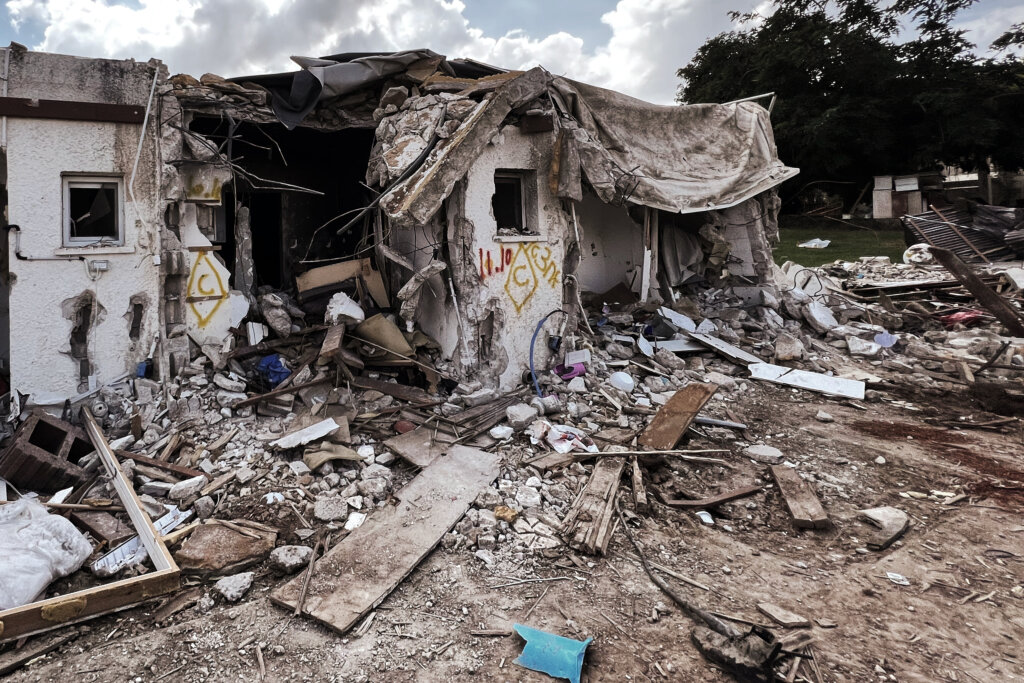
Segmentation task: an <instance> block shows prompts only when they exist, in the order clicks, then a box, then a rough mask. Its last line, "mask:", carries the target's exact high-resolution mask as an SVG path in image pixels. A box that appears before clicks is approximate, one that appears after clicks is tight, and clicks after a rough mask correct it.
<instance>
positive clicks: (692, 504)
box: [661, 486, 761, 508]
mask: <svg viewBox="0 0 1024 683" xmlns="http://www.w3.org/2000/svg"><path fill="white" fill-rule="evenodd" d="M760 490H761V487H760V486H744V487H742V488H738V489H736V490H734V491H726V492H725V493H720V494H718V495H717V496H711V497H710V498H701V499H700V500H680V499H676V498H663V499H662V501H661V502H662V503H664V504H665V505H668V506H670V507H675V508H710V507H715V506H716V505H721V504H722V503H728V502H730V501H733V500H738V499H740V498H746V497H747V496H749V495H752V494H754V493H757V492H758V491H760Z"/></svg>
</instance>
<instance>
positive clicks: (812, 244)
mask: <svg viewBox="0 0 1024 683" xmlns="http://www.w3.org/2000/svg"><path fill="white" fill-rule="evenodd" d="M830 244H832V240H823V239H821V238H820V237H815V238H814V239H813V240H807V241H806V242H801V243H800V244H798V245H796V246H798V247H800V248H802V249H824V248H825V247H827V246H828V245H830Z"/></svg>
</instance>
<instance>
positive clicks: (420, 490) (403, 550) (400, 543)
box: [270, 446, 499, 633]
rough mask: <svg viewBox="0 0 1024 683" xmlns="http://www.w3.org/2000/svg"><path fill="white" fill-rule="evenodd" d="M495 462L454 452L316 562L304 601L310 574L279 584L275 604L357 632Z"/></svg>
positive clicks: (473, 452) (460, 449)
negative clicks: (306, 580)
mask: <svg viewBox="0 0 1024 683" xmlns="http://www.w3.org/2000/svg"><path fill="white" fill-rule="evenodd" d="M498 465H499V458H498V456H496V455H494V454H492V453H486V452H484V451H481V450H478V449H475V448H467V447H465V446H454V447H452V448H451V449H450V450H449V451H448V456H447V457H444V458H441V459H439V460H438V461H437V462H435V463H434V464H432V465H429V466H428V467H426V468H425V469H424V470H423V471H422V472H420V474H419V475H417V476H416V478H415V479H413V480H412V481H411V482H410V483H409V484H408V485H407V486H406V487H405V488H404V489H402V490H401V491H400V492H399V493H398V494H397V498H398V499H399V504H398V505H396V506H393V507H386V508H383V509H380V510H376V511H375V512H374V513H373V515H371V516H370V518H369V519H368V520H367V521H366V523H365V524H363V525H362V526H360V527H359V528H358V529H356V530H355V531H353V532H352V533H351V534H349V535H348V536H346V537H345V538H344V539H342V540H341V541H340V542H339V543H337V544H336V545H335V546H334V547H333V548H331V550H330V551H329V552H328V553H327V554H326V555H324V556H323V557H322V558H320V559H319V560H317V561H316V564H315V566H314V569H313V570H312V571H313V574H312V578H311V580H310V581H309V585H308V589H307V590H306V591H305V598H304V599H303V597H302V594H303V583H304V582H305V572H304V573H303V574H300V575H299V576H297V577H296V578H294V579H292V580H291V581H289V582H288V583H286V584H284V585H282V586H280V587H279V588H277V590H275V591H274V592H273V593H271V595H270V599H271V601H272V602H273V603H274V604H276V605H278V606H280V607H284V608H286V609H288V610H294V609H295V608H296V606H297V605H299V606H301V613H302V614H305V615H307V616H309V617H312V618H313V619H316V620H317V621H320V622H322V623H324V624H325V625H327V626H329V627H330V628H332V629H334V630H335V631H337V632H339V633H344V632H346V631H348V630H349V629H350V628H352V627H353V626H355V625H356V624H357V623H359V621H360V620H361V619H362V618H363V617H365V616H366V615H367V614H368V613H369V612H370V610H372V609H373V608H374V607H376V606H377V605H379V604H380V603H381V601H382V600H384V598H386V597H387V596H388V594H390V593H391V591H393V590H394V589H395V588H396V587H397V586H398V584H400V583H401V582H402V581H403V580H404V579H405V577H406V576H408V575H409V573H410V572H411V571H412V570H413V569H415V568H416V565H418V564H419V563H420V562H421V561H422V560H423V558H425V557H426V556H427V555H428V554H429V553H430V551H431V550H433V549H434V546H436V545H437V544H438V542H439V541H440V540H441V537H442V536H444V535H445V534H446V533H448V531H449V530H450V529H451V528H452V527H453V526H455V523H456V522H458V521H459V519H461V518H462V516H463V515H465V514H466V510H468V509H469V506H470V503H472V501H473V499H474V498H476V496H477V494H478V493H480V491H481V490H482V489H483V488H484V487H485V486H487V485H488V484H490V483H491V482H492V481H494V480H495V479H496V478H497V476H498Z"/></svg>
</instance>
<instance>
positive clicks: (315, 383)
mask: <svg viewBox="0 0 1024 683" xmlns="http://www.w3.org/2000/svg"><path fill="white" fill-rule="evenodd" d="M330 381H331V378H330V377H321V378H320V379H315V380H313V381H312V382H306V383H305V384H295V385H293V386H288V387H284V388H282V389H274V390H272V391H268V392H267V393H265V394H260V395H259V396H251V397H249V398H247V399H245V400H244V401H239V402H238V403H236V404H235V405H234V407H235V408H244V407H245V406H251V405H255V404H257V403H259V402H260V401H265V400H266V399H268V398H273V397H275V396H281V395H282V394H294V393H295V392H297V391H298V390H300V389H308V388H309V387H315V386H318V385H320V384H327V383H329V382H330Z"/></svg>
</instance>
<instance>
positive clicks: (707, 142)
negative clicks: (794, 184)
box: [381, 67, 797, 222]
mask: <svg viewBox="0 0 1024 683" xmlns="http://www.w3.org/2000/svg"><path fill="white" fill-rule="evenodd" d="M545 93H547V94H548V95H549V96H550V97H551V99H552V100H553V101H554V103H555V106H556V107H557V108H558V109H559V110H560V111H561V113H563V114H565V115H567V116H568V118H561V117H560V119H559V124H558V125H559V132H558V135H559V138H560V144H559V146H558V150H559V152H558V157H559V159H558V163H559V176H558V194H559V196H562V197H566V198H572V199H580V198H581V185H580V179H581V176H582V178H585V179H586V180H587V182H589V183H590V185H591V186H592V187H593V188H594V190H595V191H596V192H597V194H598V196H599V197H600V198H601V199H602V200H603V201H604V202H606V203H609V204H625V203H632V204H638V205H645V206H650V207H654V208H658V209H663V210H665V211H670V212H673V213H691V212H697V211H708V210H711V209H723V208H727V207H729V206H734V205H736V204H739V203H740V202H742V201H744V200H745V199H748V198H750V197H753V196H755V195H757V194H760V193H761V192H763V191H765V190H767V189H769V188H771V187H774V186H776V185H778V184H779V183H781V182H783V181H784V180H787V179H788V178H791V177H793V176H794V175H796V174H797V169H795V168H789V167H787V166H785V165H784V164H783V163H782V162H781V161H779V159H778V154H777V152H776V149H775V140H774V137H773V136H772V129H771V122H770V121H769V118H768V112H767V111H766V110H765V109H764V108H763V107H760V106H759V105H756V104H753V103H751V102H744V103H740V104H731V105H721V104H698V105H689V106H662V105H655V104H650V103H647V102H643V101H641V100H638V99H635V98H632V97H628V96H626V95H623V94H621V93H617V92H614V91H611V90H605V89H604V88H598V87H595V86H592V85H586V84H583V83H576V82H574V81H570V80H567V79H564V78H556V77H553V76H552V75H551V74H549V73H548V72H547V71H544V70H543V69H541V68H539V67H537V68H534V69H531V70H530V71H528V72H527V73H525V74H523V75H522V76H519V77H517V78H514V79H511V80H509V81H508V82H507V83H505V84H503V85H501V86H499V87H498V88H497V89H496V90H495V92H494V93H493V94H492V95H491V96H490V98H489V100H488V101H486V102H485V103H484V104H482V105H481V106H480V107H478V109H477V110H476V111H475V112H474V113H473V114H472V115H471V116H469V117H467V118H466V120H465V121H464V122H463V124H462V125H461V127H460V128H459V129H458V131H457V132H456V133H455V134H454V135H452V136H451V137H449V138H448V139H446V140H442V141H440V143H439V144H438V145H437V147H436V148H435V149H434V150H433V151H432V152H431V154H430V155H429V156H428V157H427V159H426V160H425V162H424V163H423V166H421V167H420V168H419V169H418V170H417V171H416V172H414V173H413V174H412V175H411V176H410V177H409V178H408V179H407V180H405V181H404V182H402V183H400V184H399V185H398V186H397V187H394V188H391V189H390V191H389V192H387V193H386V195H385V196H384V197H383V198H382V200H381V206H382V207H383V208H384V210H385V211H386V212H387V213H388V215H389V216H390V217H391V218H395V219H403V218H404V219H413V220H415V221H417V222H425V221H426V220H428V219H429V218H430V216H432V215H433V214H434V213H435V212H436V211H437V210H438V209H439V208H440V206H441V202H443V201H444V199H445V198H446V197H447V196H448V195H449V194H450V193H451V191H452V189H453V187H454V185H455V183H456V182H457V181H458V180H459V179H461V178H463V177H464V176H465V175H466V172H467V171H468V170H469V168H470V166H472V164H473V162H474V161H475V160H476V158H477V156H478V155H479V154H480V151H481V150H482V149H483V147H484V146H486V145H487V144H488V142H489V141H490V140H491V138H492V137H493V135H494V133H495V132H497V131H498V130H499V129H500V127H501V125H502V124H503V123H504V121H505V118H506V116H507V115H508V114H509V113H510V112H511V111H512V110H514V109H517V108H518V107H522V106H524V105H526V104H528V103H529V102H530V101H532V100H534V99H535V98H537V97H539V96H541V95H543V94H545Z"/></svg>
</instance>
